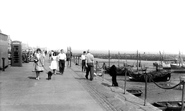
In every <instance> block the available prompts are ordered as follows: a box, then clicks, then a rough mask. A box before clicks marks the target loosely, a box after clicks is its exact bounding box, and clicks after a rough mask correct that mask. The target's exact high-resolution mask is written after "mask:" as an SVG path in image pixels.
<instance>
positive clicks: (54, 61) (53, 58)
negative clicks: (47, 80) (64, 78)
mask: <svg viewBox="0 0 185 111" xmlns="http://www.w3.org/2000/svg"><path fill="white" fill-rule="evenodd" d="M57 67H58V58H57V54H56V52H54V53H53V55H52V56H51V65H50V69H51V70H53V74H56V70H57Z"/></svg>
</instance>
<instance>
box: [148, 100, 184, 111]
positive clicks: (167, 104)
mask: <svg viewBox="0 0 185 111" xmlns="http://www.w3.org/2000/svg"><path fill="white" fill-rule="evenodd" d="M184 104H185V103H184ZM152 105H153V106H155V107H158V108H159V109H161V110H162V111H181V109H182V102H181V101H161V102H154V103H152Z"/></svg>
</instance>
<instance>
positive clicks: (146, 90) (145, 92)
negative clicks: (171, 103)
mask: <svg viewBox="0 0 185 111" xmlns="http://www.w3.org/2000/svg"><path fill="white" fill-rule="evenodd" d="M144 76H145V99H144V106H146V99H147V73H145V75H144Z"/></svg>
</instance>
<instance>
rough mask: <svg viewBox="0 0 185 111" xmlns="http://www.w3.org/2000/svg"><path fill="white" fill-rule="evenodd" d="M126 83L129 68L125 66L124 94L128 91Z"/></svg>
mask: <svg viewBox="0 0 185 111" xmlns="http://www.w3.org/2000/svg"><path fill="white" fill-rule="evenodd" d="M126 85H127V69H126V68H125V85H124V94H125V93H126Z"/></svg>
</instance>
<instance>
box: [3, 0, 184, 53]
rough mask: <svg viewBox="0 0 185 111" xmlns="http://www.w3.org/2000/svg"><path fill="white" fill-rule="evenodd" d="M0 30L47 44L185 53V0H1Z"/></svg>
mask: <svg viewBox="0 0 185 111" xmlns="http://www.w3.org/2000/svg"><path fill="white" fill-rule="evenodd" d="M0 30H1V32H2V33H4V34H7V35H9V36H10V38H11V39H12V40H19V41H22V42H23V43H27V44H28V45H30V46H33V47H47V48H48V49H67V47H69V46H70V47H71V48H72V50H87V49H90V50H97V51H107V50H110V51H120V52H121V51H137V50H138V51H144V52H151V53H152V52H159V51H162V52H165V53H177V54H178V53H179V51H181V52H182V53H183V52H184V53H185V39H184V38H185V0H0Z"/></svg>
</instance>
